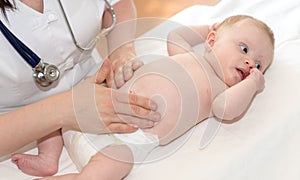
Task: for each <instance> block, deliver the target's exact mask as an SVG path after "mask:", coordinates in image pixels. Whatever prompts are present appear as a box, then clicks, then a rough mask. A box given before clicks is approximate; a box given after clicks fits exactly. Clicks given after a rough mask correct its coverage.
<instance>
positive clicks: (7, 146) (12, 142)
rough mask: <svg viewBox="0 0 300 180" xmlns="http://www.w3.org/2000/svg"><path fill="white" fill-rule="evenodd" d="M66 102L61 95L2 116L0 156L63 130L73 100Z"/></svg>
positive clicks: (0, 120)
mask: <svg viewBox="0 0 300 180" xmlns="http://www.w3.org/2000/svg"><path fill="white" fill-rule="evenodd" d="M64 100H65V101H63V100H62V97H61V96H60V95H58V96H53V97H51V98H47V99H44V100H42V101H39V102H37V103H33V104H31V105H28V106H25V107H23V108H21V109H18V110H15V111H12V112H9V113H6V114H2V115H0V137H1V140H0V156H3V155H7V154H9V153H12V152H14V151H16V150H18V149H19V148H21V147H22V146H24V145H26V144H29V143H31V142H33V141H35V140H37V139H39V138H41V137H44V136H45V135H47V134H50V133H51V132H53V131H55V130H58V129H60V128H62V126H63V124H65V123H66V122H63V121H64V119H65V117H67V116H64V115H66V111H69V112H71V111H72V103H71V98H70V101H69V102H68V100H66V99H64ZM68 103H69V105H68ZM63 106H65V107H63ZM66 106H69V107H70V109H68V110H67V107H66ZM63 111H65V112H63Z"/></svg>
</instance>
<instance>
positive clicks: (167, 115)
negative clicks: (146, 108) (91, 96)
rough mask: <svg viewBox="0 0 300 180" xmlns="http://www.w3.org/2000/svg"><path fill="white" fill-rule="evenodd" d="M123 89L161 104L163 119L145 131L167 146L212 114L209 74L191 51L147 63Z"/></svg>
mask: <svg viewBox="0 0 300 180" xmlns="http://www.w3.org/2000/svg"><path fill="white" fill-rule="evenodd" d="M120 90H121V91H123V92H124V91H125V92H132V93H136V94H138V95H142V96H145V97H149V98H151V99H153V100H154V101H155V102H156V103H157V104H158V111H159V112H160V113H161V115H162V120H161V121H160V122H159V123H158V124H157V125H155V126H154V127H153V128H151V129H145V130H144V131H145V132H148V133H151V134H156V135H158V137H159V140H160V144H161V145H164V144H167V143H169V142H171V141H172V140H174V139H176V138H177V137H178V136H180V135H182V134H183V133H184V132H186V131H187V130H188V129H190V128H191V127H193V126H194V125H195V124H197V123H199V122H201V121H202V120H204V119H206V118H207V117H209V116H210V114H211V102H212V97H211V87H210V84H209V80H208V78H207V73H206V72H205V71H204V70H203V68H202V65H200V64H199V61H198V60H197V59H195V57H194V56H193V55H192V54H180V55H176V56H173V57H170V58H165V59H161V60H157V61H154V62H151V63H149V64H145V65H144V66H143V67H141V68H140V69H139V70H138V71H136V72H135V74H134V76H133V78H132V79H131V80H129V81H128V82H127V83H126V84H125V85H124V86H123V87H122V88H121V89H120Z"/></svg>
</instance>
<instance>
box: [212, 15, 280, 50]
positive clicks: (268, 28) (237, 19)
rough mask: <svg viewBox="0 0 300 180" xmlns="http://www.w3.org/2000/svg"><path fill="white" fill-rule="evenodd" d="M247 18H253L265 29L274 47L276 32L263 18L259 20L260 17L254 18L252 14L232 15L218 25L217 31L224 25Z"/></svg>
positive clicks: (257, 24) (256, 23) (255, 22)
mask: <svg viewBox="0 0 300 180" xmlns="http://www.w3.org/2000/svg"><path fill="white" fill-rule="evenodd" d="M246 19H250V20H252V21H253V22H254V24H255V25H256V26H258V27H259V28H261V29H263V30H264V31H265V32H266V33H267V35H268V36H269V38H270V41H271V43H272V46H273V48H274V44H275V38H274V33H273V31H272V29H271V28H270V27H269V26H268V25H267V24H265V23H264V22H262V21H261V20H258V19H256V18H254V17H252V16H248V15H235V16H230V17H228V18H226V19H225V20H224V21H223V22H221V23H220V24H219V25H218V27H217V31H218V30H220V29H222V28H224V27H227V26H231V25H234V24H235V23H237V22H240V21H243V20H246Z"/></svg>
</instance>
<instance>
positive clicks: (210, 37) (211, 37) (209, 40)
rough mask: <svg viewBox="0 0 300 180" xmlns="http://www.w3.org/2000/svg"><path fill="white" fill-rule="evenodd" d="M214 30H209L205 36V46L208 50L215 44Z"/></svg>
mask: <svg viewBox="0 0 300 180" xmlns="http://www.w3.org/2000/svg"><path fill="white" fill-rule="evenodd" d="M215 40H216V31H210V32H209V33H208V35H207V37H206V41H205V48H206V50H207V51H209V50H210V49H211V48H212V47H213V46H214V44H215Z"/></svg>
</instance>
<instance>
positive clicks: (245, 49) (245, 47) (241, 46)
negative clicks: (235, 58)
mask: <svg viewBox="0 0 300 180" xmlns="http://www.w3.org/2000/svg"><path fill="white" fill-rule="evenodd" d="M240 48H241V50H242V51H244V53H246V54H247V53H248V48H247V46H245V45H240Z"/></svg>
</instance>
